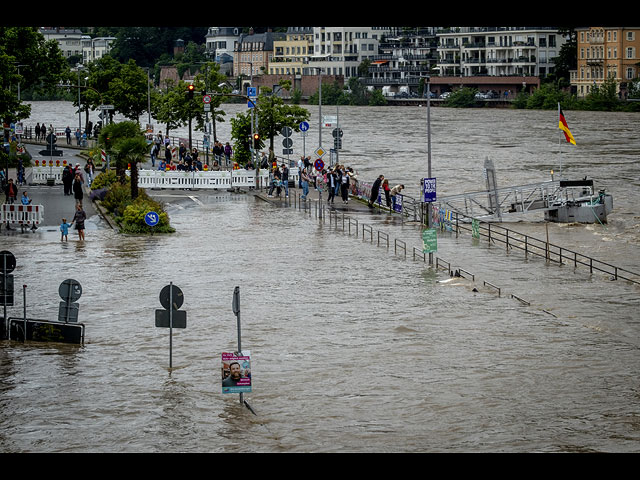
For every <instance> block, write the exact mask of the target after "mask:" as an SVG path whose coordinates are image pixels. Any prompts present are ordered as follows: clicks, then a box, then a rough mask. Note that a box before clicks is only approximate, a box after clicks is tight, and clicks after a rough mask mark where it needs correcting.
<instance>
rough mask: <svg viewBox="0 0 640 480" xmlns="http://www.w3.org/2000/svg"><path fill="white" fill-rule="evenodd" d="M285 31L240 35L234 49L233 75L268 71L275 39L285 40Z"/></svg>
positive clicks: (248, 75) (251, 75) (251, 32)
mask: <svg viewBox="0 0 640 480" xmlns="http://www.w3.org/2000/svg"><path fill="white" fill-rule="evenodd" d="M284 38H285V36H284V34H283V33H274V32H271V31H269V32H265V33H254V32H253V30H251V31H250V32H249V34H247V35H244V34H243V35H240V37H239V38H238V43H237V44H236V48H235V49H234V51H233V75H234V76H236V77H237V76H239V75H244V76H247V77H253V76H254V75H261V74H264V73H266V72H267V71H268V69H269V62H270V61H271V57H273V54H274V41H278V40H284Z"/></svg>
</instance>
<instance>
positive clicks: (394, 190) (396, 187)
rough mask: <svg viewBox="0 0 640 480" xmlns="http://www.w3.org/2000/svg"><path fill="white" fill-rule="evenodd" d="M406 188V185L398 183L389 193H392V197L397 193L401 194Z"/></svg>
mask: <svg viewBox="0 0 640 480" xmlns="http://www.w3.org/2000/svg"><path fill="white" fill-rule="evenodd" d="M403 189H404V185H396V186H395V187H393V188H392V189H391V192H389V194H390V195H391V197H395V196H396V195H397V194H399V193H400V192H401V191H402V190H403Z"/></svg>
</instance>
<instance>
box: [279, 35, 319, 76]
mask: <svg viewBox="0 0 640 480" xmlns="http://www.w3.org/2000/svg"><path fill="white" fill-rule="evenodd" d="M273 48H274V52H273V56H272V57H271V61H270V62H269V74H270V75H302V73H303V71H304V70H305V68H306V66H307V65H308V63H309V62H308V58H309V56H311V55H313V27H289V28H288V29H287V33H286V34H285V38H284V39H283V40H276V41H274V42H273Z"/></svg>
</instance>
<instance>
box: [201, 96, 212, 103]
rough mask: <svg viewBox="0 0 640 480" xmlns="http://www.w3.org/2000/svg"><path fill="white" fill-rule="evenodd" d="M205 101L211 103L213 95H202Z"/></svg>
mask: <svg viewBox="0 0 640 480" xmlns="http://www.w3.org/2000/svg"><path fill="white" fill-rule="evenodd" d="M202 102H203V103H211V95H205V96H203V97H202Z"/></svg>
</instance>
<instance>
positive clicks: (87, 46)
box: [82, 37, 116, 64]
mask: <svg viewBox="0 0 640 480" xmlns="http://www.w3.org/2000/svg"><path fill="white" fill-rule="evenodd" d="M115 40H116V38H115V37H96V38H90V37H84V38H83V39H82V63H83V64H87V63H89V62H93V61H95V60H99V59H101V58H102V57H104V56H105V55H106V54H108V53H109V51H110V50H111V45H112V44H113V42H115Z"/></svg>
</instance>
